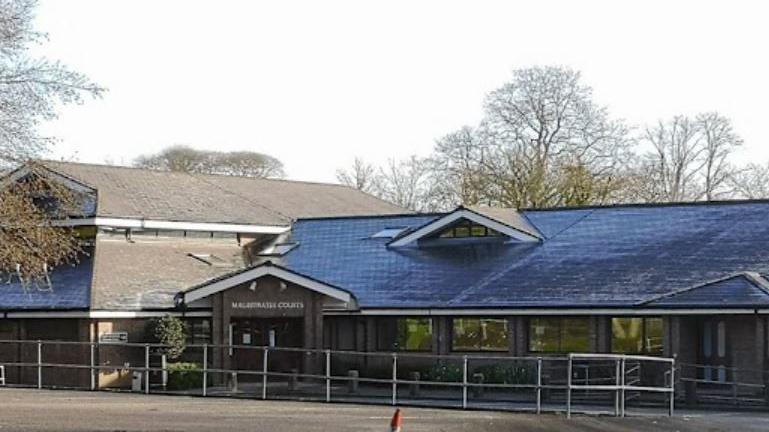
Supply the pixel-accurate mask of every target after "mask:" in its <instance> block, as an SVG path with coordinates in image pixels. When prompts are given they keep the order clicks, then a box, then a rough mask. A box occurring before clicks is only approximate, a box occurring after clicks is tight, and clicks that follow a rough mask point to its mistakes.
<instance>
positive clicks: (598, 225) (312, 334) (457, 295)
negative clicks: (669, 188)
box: [0, 164, 769, 381]
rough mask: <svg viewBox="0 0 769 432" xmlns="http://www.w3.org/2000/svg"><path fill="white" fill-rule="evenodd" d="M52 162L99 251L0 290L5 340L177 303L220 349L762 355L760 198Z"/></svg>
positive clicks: (721, 358) (245, 357)
mask: <svg viewBox="0 0 769 432" xmlns="http://www.w3.org/2000/svg"><path fill="white" fill-rule="evenodd" d="M48 166H49V167H50V169H51V170H52V172H54V173H55V174H57V175H62V176H64V177H65V179H66V180H68V181H75V182H77V184H78V185H81V184H82V185H83V186H84V187H87V188H91V189H89V190H93V189H95V190H98V192H97V193H96V202H95V205H94V216H93V217H92V218H89V219H88V220H87V221H82V224H83V226H88V227H96V229H95V230H94V231H95V241H94V244H95V246H94V248H95V251H94V253H93V258H90V257H87V258H84V259H83V260H81V262H80V264H79V265H76V266H74V267H72V268H67V269H60V270H59V269H57V270H55V271H54V272H53V273H52V275H51V281H52V285H53V290H52V291H51V292H35V293H33V294H31V295H29V294H21V288H20V287H18V286H14V285H13V284H11V285H3V286H2V287H0V308H2V309H3V312H2V314H3V315H2V317H0V318H2V319H0V323H2V325H0V329H4V330H0V332H5V333H4V334H6V335H8V336H6V337H16V338H22V339H23V338H27V339H36V338H41V339H48V338H51V337H54V338H57V337H58V338H73V339H74V338H77V339H78V340H98V338H99V336H100V335H102V334H104V333H108V332H115V331H125V332H128V338H129V340H141V339H140V338H141V336H140V335H141V331H140V328H141V327H142V326H144V325H145V324H146V323H145V319H146V318H148V317H152V316H158V315H162V314H166V313H173V314H177V315H181V316H184V317H185V319H186V320H188V322H189V325H190V327H191V328H192V329H193V330H194V331H193V334H194V335H195V337H196V338H198V340H197V341H198V342H201V341H202V342H206V343H213V344H217V345H220V344H221V345H227V344H235V345H253V346H261V345H276V346H284V347H304V348H311V349H319V348H331V349H334V350H355V351H385V352H390V351H408V352H422V353H434V354H462V355H468V354H469V355H475V354H480V353H497V354H509V355H518V356H523V355H538V356H546V355H551V354H558V353H564V352H600V353H640V354H648V355H654V356H661V355H664V356H676V357H677V359H678V361H679V362H682V363H686V364H698V365H703V367H702V368H700V369H699V371H700V372H699V373H700V374H701V378H702V379H704V380H709V381H727V380H729V379H730V374H731V373H732V372H731V370H732V369H730V368H740V369H742V370H750V371H753V372H751V373H757V374H759V375H763V374H761V372H760V371H765V370H766V369H767V353H768V352H769V349H768V348H769V343H768V340H767V339H768V338H769V332H768V331H767V330H768V329H767V313H769V280H767V278H766V275H767V274H769V249H767V248H766V244H768V243H769V223H767V220H769V201H735V202H710V203H683V204H660V205H618V206H605V207H581V208H561V209H549V210H515V209H492V208H483V207H481V208H463V207H460V208H457V209H455V210H454V211H451V212H446V213H437V214H408V213H405V212H404V211H403V210H401V209H398V208H395V207H393V206H391V205H388V204H386V203H383V202H381V201H379V200H377V199H375V198H372V197H369V196H366V195H364V194H360V193H359V192H356V191H352V190H350V189H347V188H343V187H338V186H328V185H315V184H306V183H295V182H280V181H278V182H273V181H261V180H247V179H239V178H230V177H226V178H225V177H210V176H203V177H200V178H198V177H197V176H188V175H179V174H169V173H156V172H148V171H141V170H133V169H124V168H111V167H101V166H90V165H79V164H49V165H48ZM187 182H189V183H187ZM138 185H141V186H138ZM262 185H264V187H262ZM104 191H109V192H108V193H104ZM103 193H104V194H103ZM71 223H80V222H77V221H72V222H71ZM214 228H216V229H214ZM202 233H205V234H202ZM65 322H66V323H68V324H66V325H65V324H64V323H65ZM65 329H69V330H66V332H65ZM65 333H66V334H65ZM0 337H2V336H0ZM255 355H258V353H257V352H256V351H244V352H240V351H237V352H235V353H232V352H228V351H226V350H220V351H219V352H218V353H216V355H215V357H214V358H213V362H214V364H215V366H217V367H220V368H224V369H229V368H238V367H240V366H239V365H250V366H249V367H254V365H256V364H258V362H259V360H258V358H256V357H253V356H255ZM249 356H250V357H249ZM252 357H253V358H252ZM279 360H280V362H281V364H279V365H277V367H279V368H285V369H287V370H288V369H301V368H307V367H311V366H308V365H307V364H305V363H303V361H302V360H301V359H299V358H296V357H285V358H281V359H279ZM364 366H365V367H371V368H375V367H377V365H372V364H369V365H364ZM360 367H361V366H360V365H356V368H360Z"/></svg>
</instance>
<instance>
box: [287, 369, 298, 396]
mask: <svg viewBox="0 0 769 432" xmlns="http://www.w3.org/2000/svg"><path fill="white" fill-rule="evenodd" d="M290 373H291V374H290V375H289V376H288V391H296V389H297V388H299V369H291V371H290Z"/></svg>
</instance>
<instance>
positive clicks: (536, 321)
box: [529, 317, 590, 353]
mask: <svg viewBox="0 0 769 432" xmlns="http://www.w3.org/2000/svg"><path fill="white" fill-rule="evenodd" d="M589 335H590V320H589V319H588V318H560V317H557V318H556V317H553V318H532V319H530V320H529V351H531V352H552V353H567V352H586V351H589V350H590V336H589Z"/></svg>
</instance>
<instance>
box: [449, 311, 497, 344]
mask: <svg viewBox="0 0 769 432" xmlns="http://www.w3.org/2000/svg"><path fill="white" fill-rule="evenodd" d="M451 349H452V351H507V350H508V343H507V320H506V319H504V318H454V319H453V320H452V337H451Z"/></svg>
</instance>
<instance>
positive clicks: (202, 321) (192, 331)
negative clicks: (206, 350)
mask: <svg viewBox="0 0 769 432" xmlns="http://www.w3.org/2000/svg"><path fill="white" fill-rule="evenodd" d="M184 325H185V327H186V331H187V344H188V345H194V344H197V345H200V344H208V343H211V320H210V319H208V318H187V319H186V320H185V321H184Z"/></svg>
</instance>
